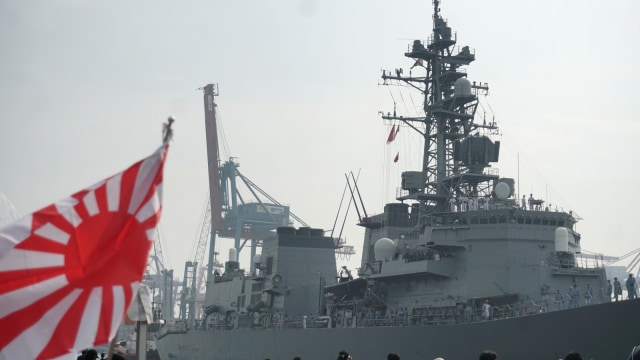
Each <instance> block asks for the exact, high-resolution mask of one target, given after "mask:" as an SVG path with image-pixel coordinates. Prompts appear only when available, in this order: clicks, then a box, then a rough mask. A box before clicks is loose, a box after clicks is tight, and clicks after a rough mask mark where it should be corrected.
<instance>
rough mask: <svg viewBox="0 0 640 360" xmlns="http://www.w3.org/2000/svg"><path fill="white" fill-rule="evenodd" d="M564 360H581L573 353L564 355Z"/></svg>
mask: <svg viewBox="0 0 640 360" xmlns="http://www.w3.org/2000/svg"><path fill="white" fill-rule="evenodd" d="M564 360H582V356H581V355H580V354H578V353H577V352H575V351H572V352H570V353H568V354H567V355H565V357H564Z"/></svg>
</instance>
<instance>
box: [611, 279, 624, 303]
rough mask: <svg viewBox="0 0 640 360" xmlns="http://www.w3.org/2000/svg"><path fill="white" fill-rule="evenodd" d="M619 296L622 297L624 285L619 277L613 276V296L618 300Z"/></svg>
mask: <svg viewBox="0 0 640 360" xmlns="http://www.w3.org/2000/svg"><path fill="white" fill-rule="evenodd" d="M618 296H620V297H622V285H620V281H618V278H617V277H614V278H613V297H614V298H615V299H616V301H618Z"/></svg>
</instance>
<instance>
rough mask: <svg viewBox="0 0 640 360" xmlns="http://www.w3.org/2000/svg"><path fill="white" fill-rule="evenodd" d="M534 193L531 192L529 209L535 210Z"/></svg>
mask: <svg viewBox="0 0 640 360" xmlns="http://www.w3.org/2000/svg"><path fill="white" fill-rule="evenodd" d="M533 201H534V198H533V194H529V210H533Z"/></svg>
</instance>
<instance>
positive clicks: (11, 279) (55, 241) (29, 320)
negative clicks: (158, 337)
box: [0, 139, 169, 359]
mask: <svg viewBox="0 0 640 360" xmlns="http://www.w3.org/2000/svg"><path fill="white" fill-rule="evenodd" d="M165 140H166V139H165ZM168 148H169V145H168V141H165V143H164V144H163V145H162V146H161V147H160V148H159V149H158V150H157V151H156V152H154V153H153V154H152V155H151V156H149V157H147V158H145V159H143V160H141V161H139V162H137V163H136V164H134V165H132V166H131V167H129V168H128V169H126V170H125V171H123V172H121V173H119V174H116V175H114V176H112V177H110V178H107V179H104V180H102V181H100V182H98V183H97V184H95V185H93V186H90V187H88V188H87V189H84V190H81V191H79V192H77V193H75V194H73V195H71V196H70V197H68V198H66V199H64V200H61V201H59V202H56V203H54V204H51V205H49V206H47V207H45V208H43V209H40V210H38V211H36V212H34V213H33V214H30V215H27V216H25V217H23V218H21V219H19V220H17V221H16V222H14V223H12V224H9V225H6V226H5V227H2V228H0V329H2V330H0V331H1V332H2V336H0V359H56V358H62V357H66V358H68V355H69V354H70V353H71V352H73V351H75V350H77V349H83V348H87V347H92V346H96V345H99V344H105V343H108V342H109V341H110V339H111V338H113V336H115V334H116V332H117V330H118V327H119V326H120V323H121V322H122V319H123V318H124V315H125V312H126V310H127V308H128V307H129V305H130V304H131V301H132V300H133V297H134V295H135V294H136V292H137V289H138V286H139V284H140V280H141V279H142V276H143V274H144V271H145V268H146V265H147V260H148V256H149V251H150V249H151V246H152V244H153V240H152V239H153V236H154V234H155V228H156V226H157V225H158V221H159V220H160V213H161V210H162V172H163V167H164V161H165V158H166V155H167V151H168Z"/></svg>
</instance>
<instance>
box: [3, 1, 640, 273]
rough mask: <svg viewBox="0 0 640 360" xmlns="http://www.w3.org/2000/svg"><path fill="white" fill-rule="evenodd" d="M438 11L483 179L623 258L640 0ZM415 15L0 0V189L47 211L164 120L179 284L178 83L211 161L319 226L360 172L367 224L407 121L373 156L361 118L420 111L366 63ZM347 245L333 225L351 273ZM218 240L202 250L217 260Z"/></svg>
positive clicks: (128, 158) (155, 141) (405, 34)
mask: <svg viewBox="0 0 640 360" xmlns="http://www.w3.org/2000/svg"><path fill="white" fill-rule="evenodd" d="M441 8H442V14H443V16H444V18H445V19H447V20H448V21H449V25H450V26H451V27H452V28H453V30H454V31H457V34H458V45H461V46H463V45H469V46H470V47H471V48H473V49H475V53H476V59H477V60H476V61H475V62H474V63H472V64H471V66H470V67H469V68H468V73H469V79H470V80H472V81H473V80H476V81H482V82H488V83H489V86H490V87H491V91H490V95H489V96H488V97H487V98H483V99H482V104H483V108H481V109H480V110H479V112H480V113H484V112H485V110H486V113H487V116H495V119H496V121H497V122H498V124H499V126H500V127H501V130H502V139H501V140H502V148H501V154H500V155H501V163H500V164H499V165H497V167H499V169H500V175H501V176H504V177H513V178H517V180H518V184H519V185H518V186H519V189H520V193H521V194H529V193H533V194H534V196H535V197H537V198H542V199H545V200H547V203H550V204H553V205H554V206H558V207H562V208H563V209H565V210H567V211H568V210H573V211H574V212H575V213H577V214H579V215H580V216H581V217H583V218H584V219H583V220H582V221H581V222H580V223H579V224H578V227H577V230H578V231H579V232H580V233H581V234H582V244H583V249H586V250H590V251H593V252H599V253H604V254H607V255H616V256H619V255H623V254H625V253H627V252H629V251H632V250H634V249H636V248H638V247H639V244H640V242H639V241H638V228H637V225H636V223H637V220H638V211H637V208H638V206H639V204H640V195H638V193H639V192H638V190H637V186H636V182H637V178H638V175H639V174H640V171H639V170H638V169H639V165H640V164H639V163H640V161H639V160H638V154H640V145H638V144H639V142H638V140H637V138H638V133H639V132H640V131H639V130H640V107H639V106H638V101H637V99H636V98H637V93H638V84H639V83H640V75H639V73H638V65H637V63H638V59H639V58H640V41H638V38H639V36H640V2H639V1H637V0H612V1H607V2H606V3H605V2H602V1H595V0H563V1H558V0H538V1H509V0H484V1H477V0H475V1H474V0H455V1H454V0H444V1H443V2H442V4H441ZM431 12H432V4H431V1H428V0H421V1H418V0H394V1H382V0H367V1H364V0H351V1H345V0H323V1H313V0H281V1H270V0H249V1H219V0H215V1H214V0H208V1H165V0H155V1H148V0H147V1H120V0H116V1H78V0H47V1H44V0H43V1H39V0H34V1H24V0H3V1H0V49H1V50H2V56H0V108H1V109H2V112H1V114H2V120H0V121H1V123H2V131H0V169H1V175H0V193H4V194H5V195H6V197H7V198H8V199H9V200H10V201H11V202H12V203H13V204H14V205H15V207H16V209H17V210H18V211H19V212H20V213H21V214H23V215H24V214H27V213H30V212H32V211H35V210H37V209H39V208H41V207H43V206H45V205H47V204H49V203H52V202H54V201H57V200H60V199H62V198H64V197H66V196H68V195H70V194H72V193H74V192H76V191H78V190H80V189H82V188H85V187H87V186H89V185H91V184H93V183H95V182H96V181H98V180H100V179H103V178H105V177H107V176H110V175H112V174H114V173H116V172H119V171H121V170H124V169H125V168H126V167H128V166H129V165H131V164H132V163H134V162H135V161H137V160H139V159H140V158H142V157H145V156H147V155H148V154H150V153H151V152H152V151H153V150H155V149H156V148H157V146H159V145H160V140H161V124H162V122H163V121H165V119H166V118H167V117H168V116H169V115H173V116H174V117H175V118H176V119H177V122H176V123H175V136H174V141H173V144H172V148H171V150H170V153H169V157H168V160H167V164H166V167H165V179H166V180H165V187H164V191H165V193H164V211H163V217H162V221H161V236H162V241H163V242H164V243H165V244H166V247H165V249H164V256H165V262H166V263H167V266H171V267H173V268H175V269H176V273H178V274H181V273H182V271H183V267H184V262H185V261H186V260H187V259H188V258H189V257H190V256H191V252H192V244H193V242H194V241H195V240H196V239H197V237H198V231H199V228H200V226H201V224H202V220H203V210H204V207H205V205H206V200H207V196H208V187H207V176H208V174H207V163H206V156H207V154H206V147H205V135H204V114H203V103H202V92H201V91H199V90H197V89H198V88H200V87H202V86H204V85H205V84H207V83H218V84H219V88H220V96H219V97H218V98H217V103H218V106H219V115H220V122H221V127H222V131H223V134H224V139H221V142H222V143H223V144H225V145H226V146H223V147H221V150H220V151H221V154H222V156H223V158H228V157H229V156H233V157H236V158H238V159H239V162H240V164H241V167H240V170H241V171H242V173H243V174H244V175H246V176H247V177H249V178H250V179H251V180H252V181H253V182H254V183H256V184H258V185H259V186H260V187H261V188H262V189H264V190H265V191H267V192H268V193H269V194H270V195H272V196H273V197H274V198H276V199H278V200H279V201H280V202H282V203H285V204H288V205H290V206H291V210H292V211H293V212H294V213H295V214H296V215H298V216H299V217H301V218H302V219H303V220H304V221H306V222H307V223H309V224H310V225H311V226H312V227H320V228H325V229H328V228H331V227H332V225H333V221H334V218H335V216H336V212H337V209H338V204H339V202H340V197H341V195H342V191H343V188H344V184H345V182H344V181H345V180H344V173H345V172H348V171H354V172H357V171H360V172H361V175H360V191H361V193H362V197H363V201H364V203H365V205H366V210H367V212H368V213H370V214H371V213H378V212H381V211H382V207H383V204H384V202H386V201H391V200H393V197H394V194H395V191H396V188H397V187H398V186H399V183H400V178H399V173H400V171H401V170H418V169H420V159H421V156H422V155H421V148H422V145H421V144H419V143H416V142H413V141H412V140H413V138H412V137H411V136H410V133H411V130H410V129H409V128H406V127H403V128H402V130H401V131H400V133H399V136H398V139H397V141H396V142H394V143H393V144H391V145H387V144H385V140H386V136H387V133H388V131H389V128H390V126H391V125H390V124H385V123H384V122H383V121H382V120H381V119H380V117H379V115H378V111H385V112H387V111H393V101H395V102H396V103H397V107H398V112H399V113H404V114H411V113H415V112H416V111H417V109H419V108H420V107H421V102H422V100H421V98H420V95H419V94H417V93H413V94H412V95H408V93H406V92H403V93H402V94H401V93H400V92H399V90H398V89H391V88H389V87H385V86H379V83H380V82H381V81H380V70H381V69H388V70H393V69H395V68H398V67H402V68H404V69H405V71H406V70H408V69H409V67H410V66H411V65H412V64H413V61H412V60H411V59H408V58H405V57H404V56H403V54H404V52H405V51H406V50H407V48H408V46H409V44H410V43H411V41H412V40H413V39H426V38H427V36H428V34H429V33H430V29H431V27H432V21H431ZM491 109H492V111H491ZM398 152H399V154H400V161H399V162H398V163H396V164H394V163H393V161H392V160H393V157H394V156H395V155H396V153H398ZM518 158H519V159H520V161H519V167H518V160H517V159H518ZM363 232H364V231H363V230H362V229H360V228H358V227H357V226H356V225H355V215H352V216H350V218H349V220H348V221H347V225H346V229H345V235H346V238H347V242H348V243H349V244H351V245H354V246H355V247H356V251H357V252H358V255H357V256H355V257H353V258H352V259H351V261H350V264H351V265H352V266H353V267H356V266H357V265H358V264H359V254H360V252H361V248H360V247H361V245H362V235H363ZM232 244H233V242H232V240H226V241H221V242H219V247H218V249H217V250H218V251H219V252H220V253H221V256H222V257H223V258H222V260H226V256H227V249H228V248H229V247H231V246H232ZM244 266H245V267H246V268H248V264H244Z"/></svg>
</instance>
